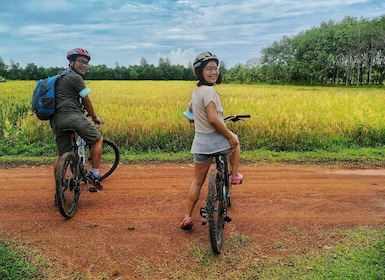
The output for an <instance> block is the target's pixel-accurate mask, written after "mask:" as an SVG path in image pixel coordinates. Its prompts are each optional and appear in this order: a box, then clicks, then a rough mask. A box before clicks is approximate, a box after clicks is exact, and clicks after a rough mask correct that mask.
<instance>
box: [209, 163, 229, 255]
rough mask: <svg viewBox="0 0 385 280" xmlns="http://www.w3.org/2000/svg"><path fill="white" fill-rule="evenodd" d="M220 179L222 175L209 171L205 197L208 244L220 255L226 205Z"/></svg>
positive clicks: (216, 171) (215, 171) (214, 170)
mask: <svg viewBox="0 0 385 280" xmlns="http://www.w3.org/2000/svg"><path fill="white" fill-rule="evenodd" d="M221 177H222V174H221V173H220V172H219V171H218V170H216V169H213V170H211V172H210V181H209V186H208V196H207V221H208V224H209V234H210V243H211V248H212V249H213V251H214V253H215V254H220V252H221V248H222V241H223V230H224V227H225V209H226V203H227V202H226V200H225V198H224V197H223V185H222V184H223V183H222V182H223V180H222V178H221Z"/></svg>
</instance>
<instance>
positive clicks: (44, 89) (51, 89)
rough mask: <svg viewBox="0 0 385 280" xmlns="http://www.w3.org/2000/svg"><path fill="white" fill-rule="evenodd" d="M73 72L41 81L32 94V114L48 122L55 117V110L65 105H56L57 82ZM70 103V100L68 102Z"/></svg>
mask: <svg viewBox="0 0 385 280" xmlns="http://www.w3.org/2000/svg"><path fill="white" fill-rule="evenodd" d="M69 72H71V71H63V72H61V73H59V74H57V75H55V76H51V77H48V78H46V79H41V80H39V81H38V82H37V84H36V87H35V90H34V91H33V94H32V101H31V107H32V114H35V115H36V116H37V117H38V119H39V120H42V121H46V120H49V119H51V118H52V117H53V115H54V114H55V110H56V109H58V108H59V107H61V106H62V105H63V104H64V103H67V102H66V101H64V102H63V103H61V104H59V105H58V106H56V105H55V90H56V83H57V81H58V80H59V79H60V78H61V77H63V76H64V75H65V74H67V73H69ZM68 101H70V100H68Z"/></svg>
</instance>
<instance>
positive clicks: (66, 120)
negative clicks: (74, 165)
mask: <svg viewBox="0 0 385 280" xmlns="http://www.w3.org/2000/svg"><path fill="white" fill-rule="evenodd" d="M50 124H51V128H52V131H53V133H54V134H55V136H56V144H57V149H58V153H59V155H60V156H61V155H63V154H64V153H65V152H69V151H71V150H72V143H71V139H70V138H69V137H68V134H67V133H65V132H63V128H73V129H75V131H76V133H77V134H78V135H79V136H80V137H82V138H83V139H84V140H85V141H86V142H87V144H89V145H92V144H94V143H95V142H97V141H98V140H99V139H100V137H101V135H100V132H99V130H98V129H97V128H96V127H95V125H94V124H93V123H92V122H91V121H90V120H89V119H88V118H87V117H86V116H85V115H83V114H77V113H74V114H60V113H58V114H55V115H54V117H53V118H52V119H51V121H50Z"/></svg>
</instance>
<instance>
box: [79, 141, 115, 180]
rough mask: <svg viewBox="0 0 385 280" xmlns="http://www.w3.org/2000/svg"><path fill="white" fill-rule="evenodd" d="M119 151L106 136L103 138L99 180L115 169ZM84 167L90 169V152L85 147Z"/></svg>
mask: <svg viewBox="0 0 385 280" xmlns="http://www.w3.org/2000/svg"><path fill="white" fill-rule="evenodd" d="M119 160H120V152H119V149H118V147H117V146H116V144H115V143H114V142H113V141H111V140H109V139H106V138H103V146H102V157H101V161H100V168H99V174H100V175H99V176H100V181H102V180H103V179H106V178H107V177H108V176H110V175H111V174H112V172H114V171H115V169H116V168H117V167H118V165H119ZM85 165H86V169H87V170H88V172H90V171H91V169H92V166H91V152H90V149H86V162H85Z"/></svg>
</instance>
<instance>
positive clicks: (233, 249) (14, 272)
mask: <svg viewBox="0 0 385 280" xmlns="http://www.w3.org/2000/svg"><path fill="white" fill-rule="evenodd" d="M319 234H320V235H321V234H323V235H329V236H330V238H336V237H338V238H339V242H336V244H335V245H334V246H330V247H326V246H324V247H323V248H322V249H321V250H317V251H309V252H307V253H306V254H292V255H289V256H286V257H276V258H265V257H264V256H263V255H262V254H261V253H260V250H259V248H258V244H255V243H254V242H253V241H252V240H251V239H250V238H248V237H247V236H243V235H241V234H232V235H231V236H230V237H229V238H228V239H227V240H226V242H225V243H224V248H223V251H224V252H226V254H222V255H219V256H218V255H214V254H213V253H212V251H211V248H209V246H206V247H199V246H196V244H194V242H195V241H194V240H191V241H190V242H191V249H190V250H188V251H186V252H185V253H184V254H183V255H180V256H179V257H178V258H177V259H172V260H170V259H163V260H159V261H157V262H156V264H154V263H153V262H151V261H149V260H147V259H135V262H136V268H135V274H136V275H137V277H138V278H140V279H186V280H188V279H191V280H193V279H205V280H206V279H229V280H230V279H231V280H232V279H250V280H251V279H260V280H273V279H277V280H280V279H293V280H294V279H295V280H298V279H303V280H305V279H306V280H317V279H341V280H350V279H365V280H371V279H373V280H375V279H376V280H379V279H384V275H385V232H384V229H382V230H375V229H371V228H358V229H356V230H354V231H332V232H320V233H319ZM278 242H279V241H277V243H275V244H272V246H275V248H276V249H277V250H280V249H284V247H285V246H286V245H285V244H284V243H282V242H281V243H279V244H280V245H279V246H278V245H277V244H278ZM8 243H10V242H8ZM0 252H1V255H0V278H1V279H7V280H19V279H82V280H86V279H105V280H107V279H119V278H118V276H117V274H118V273H117V272H109V271H106V272H105V273H103V274H100V275H97V276H95V277H94V276H92V277H91V276H89V275H87V274H82V273H76V275H73V274H66V272H65V271H63V269H65V268H63V267H55V265H54V264H55V263H54V262H53V261H50V260H44V258H43V257H41V256H39V254H38V252H32V251H31V250H28V249H25V248H23V247H22V246H20V245H17V244H16V243H14V242H13V243H10V244H9V245H5V244H4V243H0Z"/></svg>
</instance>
